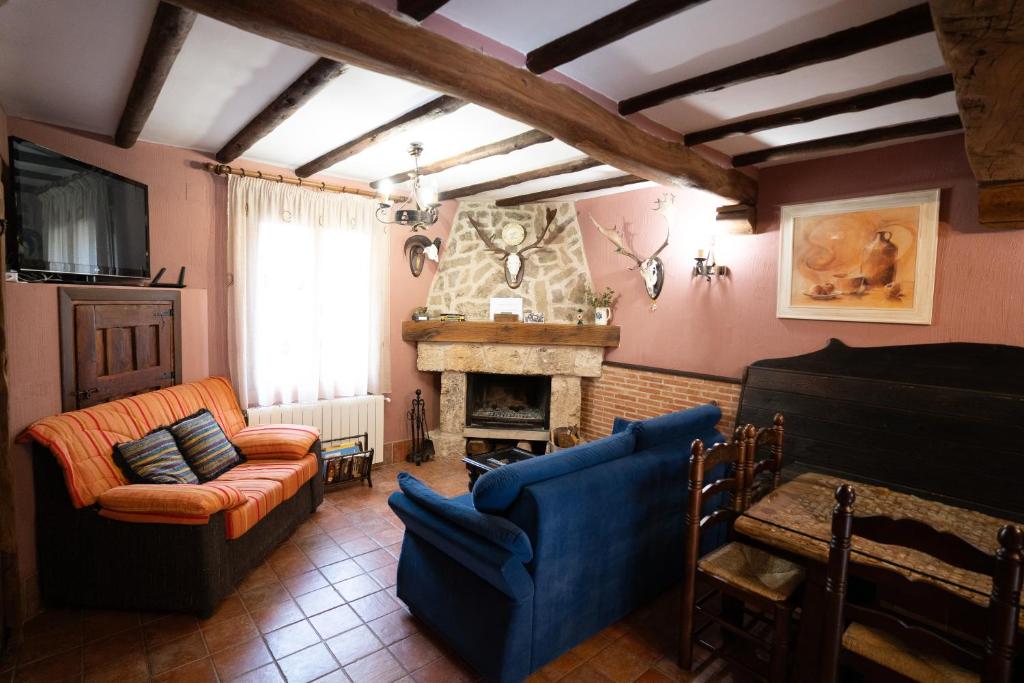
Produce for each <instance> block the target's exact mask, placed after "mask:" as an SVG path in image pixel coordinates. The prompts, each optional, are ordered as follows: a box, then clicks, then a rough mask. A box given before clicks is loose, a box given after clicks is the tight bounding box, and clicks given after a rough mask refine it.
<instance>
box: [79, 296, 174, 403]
mask: <svg viewBox="0 0 1024 683" xmlns="http://www.w3.org/2000/svg"><path fill="white" fill-rule="evenodd" d="M69 289H71V288H62V292H61V345H62V349H61V357H62V362H63V364H64V366H65V367H63V368H62V370H63V372H62V375H63V380H64V381H63V384H64V409H65V410H74V409H77V408H85V407H88V406H91V405H96V404H97V403H105V402H107V401H111V400H114V399H117V398H122V397H124V396H131V395H134V394H139V393H142V392H145V391H152V390H154V389H160V388H163V387H168V386H171V385H173V384H177V383H179V382H180V381H181V370H180V365H181V364H180V355H181V354H180V345H181V341H180V340H181V336H180V329H179V327H178V321H179V320H180V312H179V311H180V308H179V307H180V303H179V301H180V300H179V295H178V293H177V292H171V293H167V292H151V291H145V290H142V291H138V292H134V291H131V290H127V291H126V290H114V291H112V292H108V291H102V290H100V291H97V290H84V291H82V292H76V294H78V296H72V295H69V294H68V292H67V291H66V290H69ZM72 291H73V290H72ZM79 297H80V298H79ZM134 297H138V298H137V299H136V300H131V299H133V298H134ZM105 298H107V299H109V300H104V299H105ZM126 299H127V300H126ZM67 328H70V329H67ZM66 345H70V348H65V346H66Z"/></svg>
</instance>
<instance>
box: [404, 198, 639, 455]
mask: <svg viewBox="0 0 1024 683" xmlns="http://www.w3.org/2000/svg"><path fill="white" fill-rule="evenodd" d="M549 207H552V208H555V209H556V217H555V220H554V222H553V224H552V225H551V227H550V229H549V232H548V233H547V237H546V238H545V241H544V246H543V247H541V248H540V249H538V250H536V251H535V252H531V253H530V254H529V256H528V257H527V258H526V260H525V262H524V265H523V268H524V279H523V282H522V284H521V286H520V287H518V288H517V289H511V288H509V287H508V285H507V283H506V280H505V276H504V271H503V265H502V261H501V259H499V258H497V257H496V255H495V254H494V253H492V252H491V251H489V250H488V248H487V246H486V245H485V243H484V242H483V240H481V238H480V235H479V234H478V233H477V231H476V229H475V228H474V227H473V225H472V224H471V223H470V221H469V217H470V216H472V217H473V219H474V220H475V221H476V222H477V224H478V225H480V226H481V229H482V230H483V231H484V232H485V233H487V234H489V235H490V236H491V238H492V239H493V240H496V241H497V242H498V243H501V240H502V228H503V227H504V226H505V225H506V224H508V223H509V222H515V223H519V224H521V225H522V226H523V227H524V229H525V231H526V233H527V239H528V240H530V239H533V238H534V237H536V236H537V234H538V230H540V229H542V228H543V226H544V225H545V223H546V221H545V218H544V217H545V209H547V208H549ZM587 287H592V283H591V281H590V272H589V268H588V266H587V258H586V254H585V252H584V250H583V236H582V234H581V231H580V226H579V222H578V221H577V218H576V207H575V205H574V204H573V203H572V202H557V203H552V204H543V205H542V204H536V205H531V206H526V207H513V208H503V207H498V206H495V205H494V204H493V203H488V202H472V201H468V202H462V203H461V204H460V205H459V210H458V211H457V212H456V215H455V217H454V219H453V222H452V229H451V233H450V234H449V237H448V243H447V244H446V245H445V248H444V249H443V250H442V252H441V260H440V262H439V263H438V269H437V275H436V277H435V278H434V280H433V283H432V284H431V287H430V294H429V296H428V299H427V307H428V309H429V311H430V313H431V315H437V314H439V313H461V314H463V315H465V316H466V319H467V322H440V321H425V322H417V321H407V322H405V323H403V327H402V337H403V339H405V340H406V341H410V342H416V343H417V360H416V366H417V367H418V368H419V369H420V370H424V371H428V372H439V373H441V415H440V417H441V422H440V429H439V430H436V431H434V432H432V433H431V438H432V439H433V442H434V452H435V454H436V455H437V457H439V458H462V457H463V456H465V454H466V440H467V439H484V440H487V441H493V442H502V441H504V442H510V441H511V442H518V441H528V442H531V443H533V444H535V445H540V446H543V444H544V443H545V442H547V441H548V440H549V439H550V436H551V430H553V429H557V428H558V427H576V426H580V421H581V417H580V416H581V402H582V396H581V380H582V378H584V377H600V376H601V364H602V361H603V360H604V350H605V348H606V347H613V346H618V341H619V329H618V328H617V327H612V326H607V327H597V326H594V325H575V324H572V323H575V321H576V312H577V310H580V309H585V308H586V304H585V298H586V297H585V296H584V292H585V290H586V288H587ZM492 297H519V298H521V299H522V300H523V310H524V312H525V311H533V312H535V313H541V314H543V315H544V316H545V319H546V320H547V323H544V324H526V323H494V322H485V321H486V320H487V318H488V317H489V315H488V313H489V310H488V309H489V304H490V300H491V298H492ZM538 442H540V443H538Z"/></svg>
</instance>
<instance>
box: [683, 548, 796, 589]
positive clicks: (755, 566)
mask: <svg viewBox="0 0 1024 683" xmlns="http://www.w3.org/2000/svg"><path fill="white" fill-rule="evenodd" d="M697 566H698V567H700V569H701V571H703V572H704V573H706V574H708V575H710V576H713V577H715V578H716V579H719V580H721V581H724V582H726V583H729V584H732V585H734V586H737V587H739V588H742V589H744V590H746V591H749V592H750V593H753V594H755V595H760V596H761V597H763V598H767V599H768V600H771V601H772V602H785V601H786V600H788V599H789V597H790V596H791V595H793V592H794V591H796V589H797V588H798V587H799V586H800V584H801V583H803V580H804V568H803V567H801V566H800V565H798V564H794V563H793V562H790V561H789V560H786V559H783V558H781V557H777V556H775V555H772V554H771V553H766V552H765V551H763V550H759V549H758V548H753V547H751V546H748V545H743V544H742V543H727V544H726V545H724V546H722V547H721V548H719V549H718V550H715V551H714V552H711V553H709V554H707V555H705V556H704V557H702V558H701V559H700V561H699V562H698V563H697Z"/></svg>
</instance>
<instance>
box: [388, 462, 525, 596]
mask: <svg viewBox="0 0 1024 683" xmlns="http://www.w3.org/2000/svg"><path fill="white" fill-rule="evenodd" d="M417 483H419V482H417ZM421 486H422V484H421ZM424 488H426V487H424ZM427 490H428V491H429V489H427ZM431 493H432V494H433V495H434V496H437V498H438V499H440V501H443V502H444V503H445V504H446V505H445V506H442V507H441V508H439V509H442V510H444V512H441V513H438V511H437V509H431V508H430V507H428V506H427V505H424V504H423V502H422V499H416V498H414V497H413V496H410V495H409V494H408V493H399V492H396V493H393V494H391V497H390V498H388V504H389V505H390V506H391V509H392V510H394V511H395V514H397V515H398V517H399V518H400V519H401V520H402V522H403V523H404V524H405V527H406V531H407V532H410V533H413V534H416V535H417V536H419V537H420V538H422V539H424V540H425V541H427V542H428V543H430V544H431V545H433V546H434V547H436V548H437V549H438V550H439V551H441V552H442V553H444V554H445V555H447V556H449V557H450V558H452V560H454V561H455V562H458V563H459V564H460V565H462V566H463V567H465V568H466V569H467V570H469V571H471V572H472V573H473V574H476V575H477V576H479V577H480V578H481V579H482V580H484V581H486V582H487V583H489V584H490V585H492V586H494V587H495V588H496V589H498V590H499V591H501V592H502V593H504V594H505V595H507V596H508V597H510V598H512V599H513V600H515V601H519V602H522V601H526V600H529V599H531V598H532V596H533V578H532V577H531V576H530V574H529V572H527V570H526V567H525V565H524V561H523V559H522V555H521V552H522V550H521V549H520V554H518V555H517V554H516V552H514V551H513V550H512V549H510V548H509V547H505V546H503V545H499V544H497V543H495V541H494V540H493V539H494V536H492V537H491V538H488V537H487V536H485V535H481V534H480V533H475V532H474V531H470V530H468V529H467V528H466V526H464V525H463V524H460V523H459V522H455V521H453V518H455V519H460V520H463V521H465V520H467V519H470V518H472V517H477V518H479V519H478V520H477V521H478V522H479V523H480V525H479V526H478V529H486V528H488V526H489V525H493V527H494V529H492V530H499V529H500V530H501V531H506V530H505V529H504V527H505V526H507V527H512V528H516V527H515V525H513V524H512V523H511V522H508V521H506V520H500V522H502V523H504V524H500V523H495V518H493V517H492V516H491V515H485V514H483V513H480V512H477V511H476V510H475V509H473V508H472V507H469V506H468V505H463V504H461V503H458V502H455V501H450V500H447V499H445V498H443V497H441V496H438V495H437V494H436V493H433V492H431ZM428 505H430V503H428ZM445 508H447V509H445ZM456 508H461V509H456ZM520 533H522V532H521V531H520ZM497 537H498V538H500V534H499V535H498V536H497ZM523 539H524V540H526V541H527V544H528V543H529V541H528V539H526V537H525V534H523ZM527 547H528V548H529V546H527ZM529 557H532V549H530V554H529ZM527 561H528V560H527Z"/></svg>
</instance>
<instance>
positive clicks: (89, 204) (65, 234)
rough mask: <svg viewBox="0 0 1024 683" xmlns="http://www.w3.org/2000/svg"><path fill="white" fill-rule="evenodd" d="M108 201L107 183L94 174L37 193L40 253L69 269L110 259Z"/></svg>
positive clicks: (78, 268) (52, 261) (48, 259)
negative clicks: (40, 223)
mask: <svg viewBox="0 0 1024 683" xmlns="http://www.w3.org/2000/svg"><path fill="white" fill-rule="evenodd" d="M109 210H110V202H109V200H108V199H107V186H106V184H105V183H103V181H102V180H100V179H98V178H96V177H95V176H79V177H76V178H72V179H71V180H69V181H67V182H66V183H62V184H60V185H57V186H56V187H51V188H50V189H48V190H44V191H43V192H41V193H39V211H40V217H41V219H42V224H43V230H42V234H43V235H44V239H45V240H46V242H45V244H44V245H43V253H44V254H46V260H47V261H49V262H51V263H62V264H65V266H64V267H66V268H67V269H69V270H78V271H80V272H91V271H86V270H83V269H84V268H85V267H87V266H90V265H93V264H97V263H103V264H107V263H109V262H110V221H111V217H110V214H109Z"/></svg>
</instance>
